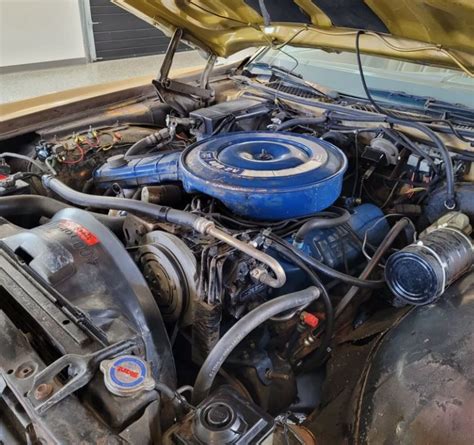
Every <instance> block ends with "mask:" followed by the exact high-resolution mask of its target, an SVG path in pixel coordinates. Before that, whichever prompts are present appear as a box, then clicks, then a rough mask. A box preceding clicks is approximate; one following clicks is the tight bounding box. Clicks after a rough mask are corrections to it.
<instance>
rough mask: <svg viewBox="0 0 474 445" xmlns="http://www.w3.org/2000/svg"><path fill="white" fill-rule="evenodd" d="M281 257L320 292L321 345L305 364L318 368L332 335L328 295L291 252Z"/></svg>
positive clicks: (332, 322)
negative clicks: (321, 317)
mask: <svg viewBox="0 0 474 445" xmlns="http://www.w3.org/2000/svg"><path fill="white" fill-rule="evenodd" d="M282 254H283V256H284V257H285V258H286V259H287V260H288V261H290V262H292V263H293V264H294V265H295V266H297V267H299V268H300V269H301V270H302V271H304V272H305V273H306V274H307V275H308V277H309V279H310V280H311V282H312V283H313V284H314V285H315V286H316V287H317V288H318V289H319V290H320V292H321V300H322V302H323V304H324V311H325V316H326V318H325V319H324V332H323V335H322V338H321V343H320V345H319V347H318V349H316V350H315V351H313V352H312V354H311V361H310V362H307V365H306V366H308V363H311V366H312V367H315V366H319V365H320V364H321V362H322V360H323V359H324V358H325V357H326V355H327V353H328V352H329V350H330V346H331V340H332V336H333V333H334V309H333V307H332V302H331V299H330V298H329V294H328V292H327V290H326V287H325V286H324V285H323V283H322V282H321V280H320V279H319V277H318V276H317V275H316V274H315V273H314V272H313V271H312V270H311V269H310V268H309V267H307V266H306V264H305V263H304V262H303V261H301V259H300V258H298V256H297V255H295V254H294V253H293V252H292V251H291V250H286V252H284V253H283V252H282Z"/></svg>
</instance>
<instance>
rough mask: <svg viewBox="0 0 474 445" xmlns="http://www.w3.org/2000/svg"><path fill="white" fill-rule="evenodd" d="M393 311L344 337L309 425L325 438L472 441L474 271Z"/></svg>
mask: <svg viewBox="0 0 474 445" xmlns="http://www.w3.org/2000/svg"><path fill="white" fill-rule="evenodd" d="M385 316H386V322H385V323H384V322H383V321H382V320H381V319H380V317H375V318H376V319H375V320H373V321H369V322H368V323H366V324H365V325H362V326H361V328H359V329H356V330H354V331H353V332H352V334H347V335H344V336H343V337H342V338H341V339H340V344H339V346H337V347H336V348H335V350H334V353H333V358H332V359H331V360H330V361H329V362H328V365H327V375H328V378H327V380H326V382H325V385H324V389H323V401H322V406H321V407H320V409H319V410H318V411H316V412H315V413H313V414H312V415H311V416H310V418H309V419H308V421H307V422H306V426H307V427H308V428H309V429H310V430H311V431H312V432H313V433H314V434H315V435H316V437H317V438H318V443H320V444H354V445H379V444H387V445H441V444H443V445H447V444H449V445H472V443H474V442H473V438H474V338H473V336H474V334H473V332H474V329H473V328H474V273H472V272H471V274H470V275H467V276H465V277H464V278H463V279H462V280H460V281H458V282H457V283H455V284H454V285H453V286H452V287H450V288H449V289H448V290H447V291H446V293H445V294H444V296H443V297H442V298H441V299H440V300H439V301H438V303H436V304H434V305H430V306H423V307H417V308H415V309H413V310H410V311H408V312H407V311H406V310H403V309H402V310H398V311H395V310H393V312H392V313H390V312H389V311H387V312H386V313H385Z"/></svg>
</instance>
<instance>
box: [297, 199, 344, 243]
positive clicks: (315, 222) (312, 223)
mask: <svg viewBox="0 0 474 445" xmlns="http://www.w3.org/2000/svg"><path fill="white" fill-rule="evenodd" d="M329 210H330V211H333V212H334V213H336V215H338V216H336V217H335V218H321V217H316V218H312V219H310V220H309V221H308V222H306V223H304V224H303V225H302V226H301V227H300V228H299V230H298V231H297V232H296V235H295V241H296V242H301V241H303V239H304V237H305V236H306V235H307V234H308V232H311V231H312V230H317V229H328V228H330V227H337V226H340V225H342V224H346V223H347V222H349V220H350V219H351V214H350V213H349V212H348V211H347V210H346V209H339V208H337V207H331V208H330V209H329Z"/></svg>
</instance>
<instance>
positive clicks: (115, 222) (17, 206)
mask: <svg viewBox="0 0 474 445" xmlns="http://www.w3.org/2000/svg"><path fill="white" fill-rule="evenodd" d="M69 207H70V206H69V205H67V204H65V203H64V202H61V201H58V200H56V199H53V198H49V197H47V196H41V195H12V196H2V197H0V215H1V216H3V217H8V216H31V215H34V216H35V217H37V218H38V219H39V218H40V217H42V216H45V217H47V218H51V217H52V216H53V215H55V214H56V213H57V212H59V211H60V210H63V209H67V208H69ZM89 213H90V214H91V215H93V216H94V217H95V218H96V219H97V220H99V221H100V222H101V223H102V224H104V226H107V227H108V228H109V229H110V230H111V231H112V232H114V233H117V234H120V233H121V232H122V226H123V222H124V220H125V218H123V217H120V216H108V215H103V214H101V213H94V212H89Z"/></svg>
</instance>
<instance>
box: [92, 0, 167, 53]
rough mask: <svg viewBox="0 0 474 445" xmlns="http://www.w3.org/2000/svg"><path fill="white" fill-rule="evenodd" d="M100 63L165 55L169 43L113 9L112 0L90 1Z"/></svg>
mask: <svg viewBox="0 0 474 445" xmlns="http://www.w3.org/2000/svg"><path fill="white" fill-rule="evenodd" d="M89 1H90V8H91V18H92V24H93V27H92V30H93V37H94V44H95V53H96V60H110V59H122V58H124V57H138V56H147V55H151V54H161V53H164V52H165V51H166V48H167V46H168V42H169V39H168V37H165V35H164V34H163V33H162V32H161V31H159V30H158V29H156V28H155V27H153V26H151V25H149V24H148V23H146V22H144V21H143V20H140V19H139V18H138V17H135V16H134V15H133V14H130V13H129V12H127V11H126V10H124V9H122V8H119V7H118V6H116V5H113V4H112V3H111V2H110V0H89Z"/></svg>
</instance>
